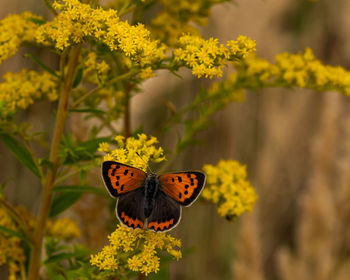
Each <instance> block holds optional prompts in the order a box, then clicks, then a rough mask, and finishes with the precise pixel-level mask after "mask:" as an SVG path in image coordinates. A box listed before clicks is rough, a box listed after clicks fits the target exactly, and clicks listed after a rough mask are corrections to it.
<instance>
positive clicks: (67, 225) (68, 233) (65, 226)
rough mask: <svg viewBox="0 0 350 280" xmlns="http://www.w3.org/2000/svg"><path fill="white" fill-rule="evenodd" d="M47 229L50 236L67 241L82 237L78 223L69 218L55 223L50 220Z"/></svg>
mask: <svg viewBox="0 0 350 280" xmlns="http://www.w3.org/2000/svg"><path fill="white" fill-rule="evenodd" d="M46 227H47V234H48V235H50V236H54V237H59V238H62V239H65V240H70V239H73V238H79V237H80V235H81V231H80V229H79V227H78V225H77V223H76V222H74V221H73V220H71V219H68V218H63V219H58V220H55V221H52V220H49V221H48V222H47V225H46Z"/></svg>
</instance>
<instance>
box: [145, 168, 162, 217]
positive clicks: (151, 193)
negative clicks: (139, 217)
mask: <svg viewBox="0 0 350 280" xmlns="http://www.w3.org/2000/svg"><path fill="white" fill-rule="evenodd" d="M144 186H145V217H146V218H148V217H149V216H150V215H151V213H152V210H153V206H154V199H155V197H156V194H157V192H158V189H159V181H158V179H157V178H156V177H155V175H153V174H151V175H149V176H148V177H147V178H146V180H145V183H144Z"/></svg>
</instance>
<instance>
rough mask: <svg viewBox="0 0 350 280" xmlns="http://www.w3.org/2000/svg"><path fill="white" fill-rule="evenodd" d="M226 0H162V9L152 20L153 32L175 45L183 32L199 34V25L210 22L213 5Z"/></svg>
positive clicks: (164, 40) (158, 37)
mask: <svg viewBox="0 0 350 280" xmlns="http://www.w3.org/2000/svg"><path fill="white" fill-rule="evenodd" d="M223 1H224V0H219V1H218V0H206V1H203V0H192V1H187V0H161V1H160V2H161V5H160V7H161V8H162V10H160V12H159V13H158V14H157V15H156V16H155V17H154V18H153V19H152V20H151V23H150V28H151V31H152V34H153V35H154V36H155V37H156V38H157V39H160V40H161V41H162V42H166V43H167V44H168V45H170V46H175V45H176V42H177V40H178V39H179V37H181V35H182V34H183V33H186V34H192V35H199V31H198V27H197V26H198V25H200V26H204V25H206V24H207V22H208V17H209V16H210V10H211V8H212V6H214V5H215V4H218V3H220V2H223Z"/></svg>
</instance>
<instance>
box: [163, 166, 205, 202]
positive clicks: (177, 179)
mask: <svg viewBox="0 0 350 280" xmlns="http://www.w3.org/2000/svg"><path fill="white" fill-rule="evenodd" d="M158 179H159V182H160V184H161V185H162V190H163V191H164V192H165V193H166V194H167V195H168V196H170V197H171V198H173V199H174V200H176V201H177V202H178V203H180V204H181V205H184V206H189V205H190V204H191V203H193V202H194V201H195V200H196V198H197V197H198V196H199V194H200V193H201V191H202V189H203V187H204V183H205V174H204V173H202V172H198V171H188V172H178V173H166V174H163V175H160V176H159V177H158Z"/></svg>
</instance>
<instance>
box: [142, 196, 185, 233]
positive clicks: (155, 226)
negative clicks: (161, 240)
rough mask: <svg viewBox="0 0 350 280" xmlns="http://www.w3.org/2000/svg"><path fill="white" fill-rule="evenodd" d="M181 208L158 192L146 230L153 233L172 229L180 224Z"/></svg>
mask: <svg viewBox="0 0 350 280" xmlns="http://www.w3.org/2000/svg"><path fill="white" fill-rule="evenodd" d="M180 218H181V206H180V205H179V204H178V203H177V202H175V201H174V200H173V199H171V198H170V197H168V196H167V195H166V194H165V193H163V192H162V191H161V190H159V191H158V193H157V195H156V197H155V200H154V205H153V210H152V212H151V215H150V216H149V218H148V225H147V228H148V229H149V230H153V231H155V232H164V231H168V230H170V229H173V228H174V227H176V226H177V224H178V223H179V222H180Z"/></svg>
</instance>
